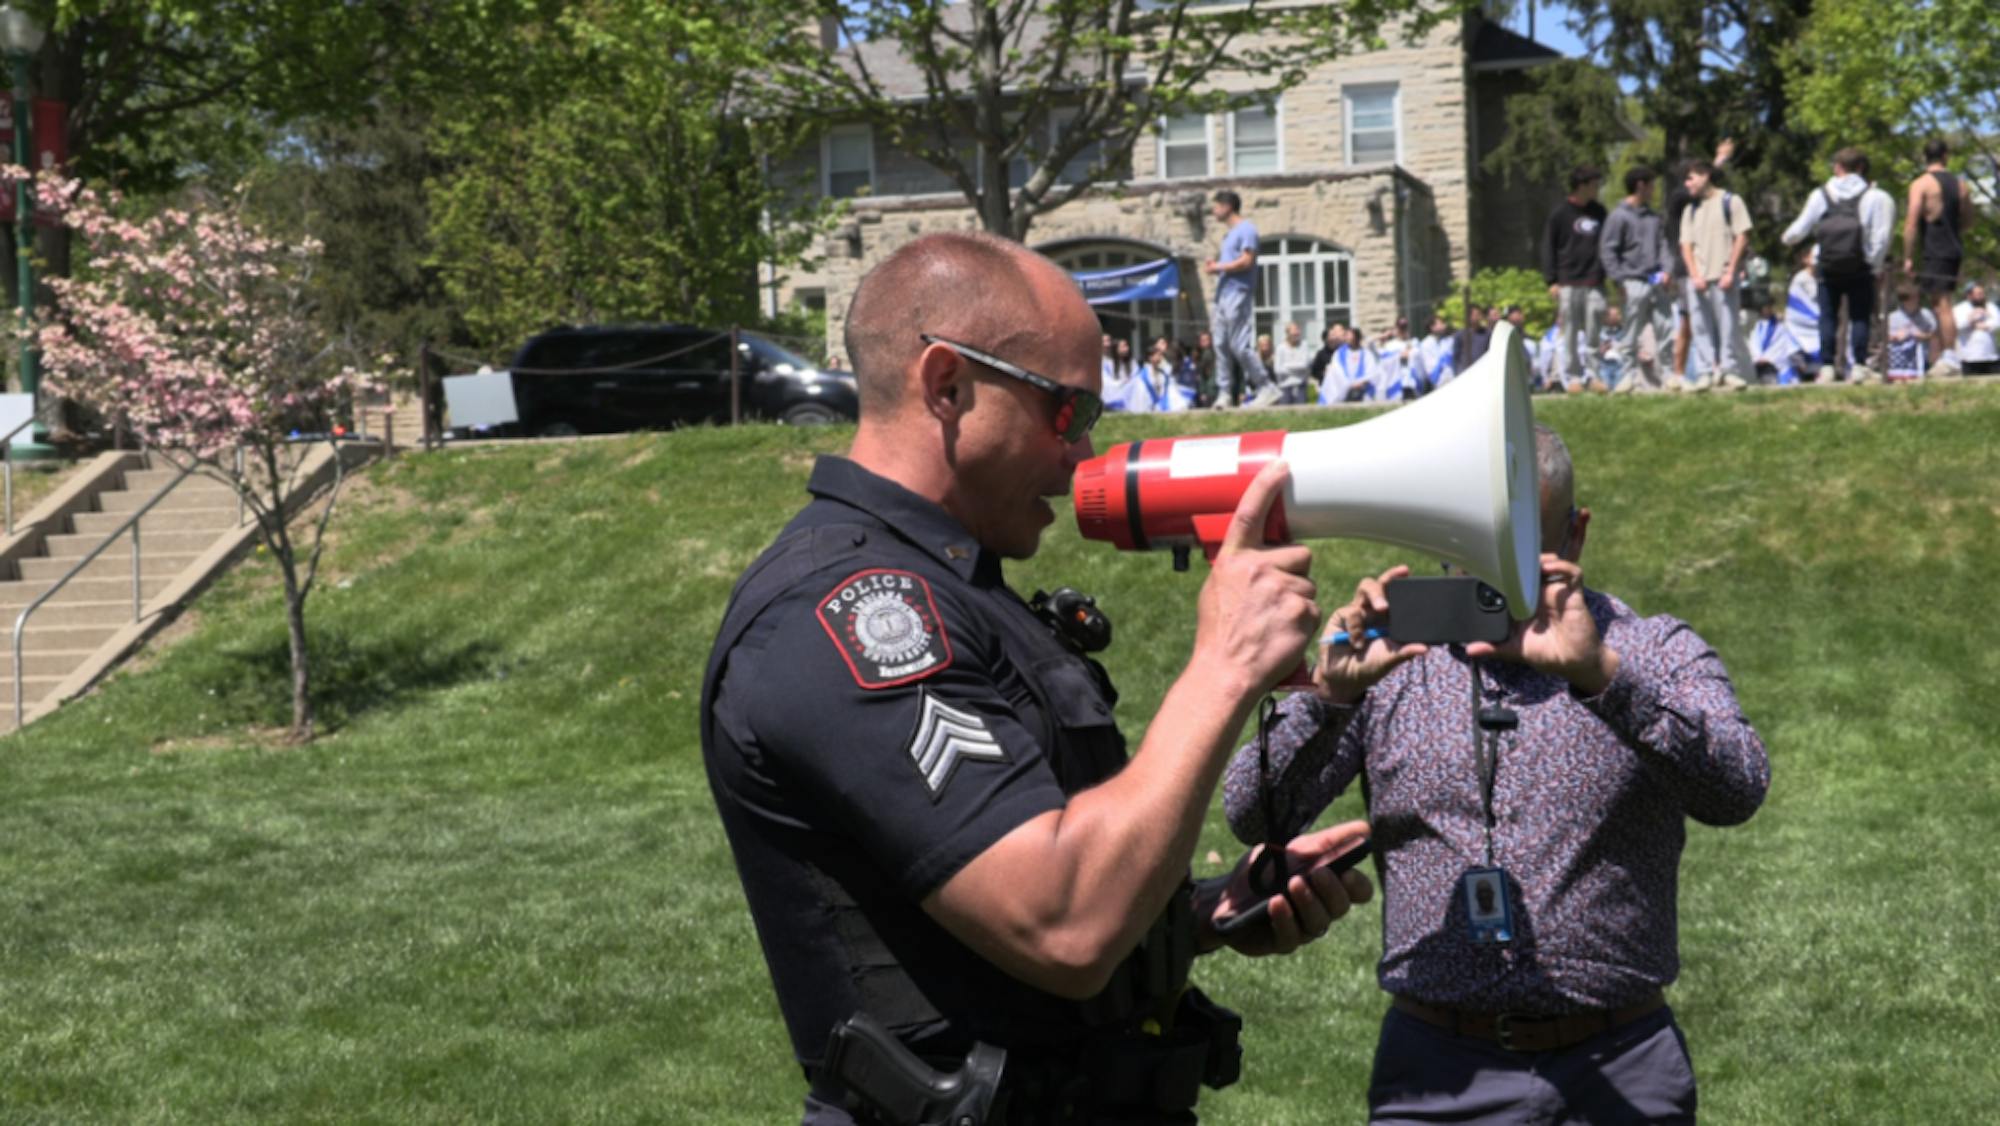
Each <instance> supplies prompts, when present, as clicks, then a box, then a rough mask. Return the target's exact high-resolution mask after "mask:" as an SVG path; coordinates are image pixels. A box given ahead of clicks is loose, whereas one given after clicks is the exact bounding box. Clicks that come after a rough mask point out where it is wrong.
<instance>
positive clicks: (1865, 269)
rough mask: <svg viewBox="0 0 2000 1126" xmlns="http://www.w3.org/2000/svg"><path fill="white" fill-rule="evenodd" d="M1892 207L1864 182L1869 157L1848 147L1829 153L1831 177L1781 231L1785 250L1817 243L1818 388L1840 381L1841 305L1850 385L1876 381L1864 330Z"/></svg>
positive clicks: (1871, 308)
mask: <svg viewBox="0 0 2000 1126" xmlns="http://www.w3.org/2000/svg"><path fill="white" fill-rule="evenodd" d="M1895 213H1896V203H1895V201H1894V200H1892V199H1890V198H1889V193H1888V192H1885V191H1883V190H1882V189H1881V188H1878V187H1876V186H1874V185H1873V184H1870V183H1869V182H1868V156H1867V154H1865V153H1863V152H1862V151H1861V150H1860V149H1857V148H1855V147H1853V146H1852V145H1850V146H1848V147H1847V148H1844V149H1841V150H1840V151H1839V152H1837V153H1834V154H1833V176H1832V177H1831V178H1830V179H1828V180H1827V182H1826V183H1825V184H1824V185H1823V186H1822V187H1821V188H1820V189H1819V190H1818V191H1816V192H1814V193H1813V194H1812V195H1810V196H1808V197H1807V198H1806V205H1805V207H1804V209H1802V210H1801V211H1800V212H1799V217H1798V218H1797V219H1795V220H1793V221H1792V225H1791V226H1789V227H1787V228H1785V235H1784V239H1785V245H1786V246H1796V245H1798V244H1799V243H1800V242H1803V241H1804V240H1805V239H1806V238H1808V237H1811V238H1814V239H1816V240H1818V244H1819V245H1818V251H1817V266H1816V267H1815V269H1816V272H1817V273H1818V276H1819V302H1818V304H1819V355H1820V369H1819V378H1818V379H1817V380H1815V382H1818V383H1827V382H1831V381H1832V380H1834V379H1837V378H1839V376H1838V373H1837V372H1836V368H1837V367H1838V364H1837V363H1836V359H1835V358H1836V357H1837V356H1838V355H1839V353H1837V352H1835V351H1834V344H1835V335H1836V333H1837V331H1838V329H1839V327H1840V303H1841V302H1842V301H1846V302H1847V324H1848V330H1847V341H1848V344H1849V346H1850V349H1851V350H1850V351H1849V353H1848V356H1849V360H1850V363H1851V364H1852V365H1853V366H1852V370H1853V372H1854V381H1855V382H1857V383H1869V382H1873V381H1874V380H1875V379H1877V378H1878V376H1877V375H1876V373H1875V371H1874V370H1873V369H1871V368H1869V367H1868V366H1867V365H1868V328H1869V324H1870V323H1871V322H1872V321H1873V320H1874V317H1875V285H1876V281H1877V279H1879V278H1880V277H1881V276H1882V264H1883V262H1884V261H1885V260H1886V259H1887V258H1888V256H1889V229H1890V226H1891V225H1892V224H1893V223H1894V222H1895Z"/></svg>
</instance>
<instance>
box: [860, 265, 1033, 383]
mask: <svg viewBox="0 0 2000 1126" xmlns="http://www.w3.org/2000/svg"><path fill="white" fill-rule="evenodd" d="M1033 262H1034V258H1033V256H1032V253H1031V252H1030V251H1028V250H1027V249H1026V248H1024V247H1022V246H1021V244H1019V243H1017V242H1010V241H1008V240H1006V239H1003V238H1001V237H999V236H998V235H992V234H987V233H986V232H984V231H944V232H939V233H936V234H929V235H925V236H923V237H922V238H918V239H914V240H912V241H910V242H908V243H905V244H904V245H903V246H901V247H898V248H897V249H896V251H895V252H894V253H892V254H890V255H889V257H887V258H885V259H883V260H882V261H881V262H880V263H878V264H877V265H876V266H875V268H874V269H872V270H869V271H868V274H867V276H865V277H863V278H862V279H861V284H860V285H859V286H857V287H856V288H855V290H854V299H853V300H852V301H851V302H849V303H848V306H847V325H846V329H845V332H844V335H845V339H846V341H847V356H848V359H849V360H850V361H851V362H852V363H853V365H854V378H855V383H856V385H857V387H858V388H859V390H860V395H861V413H862V414H863V415H868V414H872V413H876V412H879V411H881V410H883V409H886V408H888V407H891V406H893V405H895V403H896V402H897V401H898V400H900V399H901V397H902V393H903V381H904V379H905V376H906V373H907V371H908V369H909V366H910V362H911V360H913V359H914V358H915V357H916V355H917V353H918V352H920V351H922V350H923V348H924V344H923V341H921V340H919V339H918V335H919V334H921V333H931V334H932V335H935V336H940V337H943V338H945V339H947V340H956V341H958V342H959V343H961V344H970V345H972V346H974V347H977V348H983V349H986V350H988V351H992V352H995V353H997V354H1002V355H1004V354H1005V353H1006V352H1007V350H1008V344H1009V343H1010V342H1011V338H1013V337H1016V336H1019V335H1023V334H1032V333H1033V332H1034V331H1035V330H1036V328H1037V326H1038V324H1039V320H1038V318H1037V317H1036V314H1035V297H1034V291H1033V289H1032V288H1031V282H1030V278H1029V270H1030V269H1031V268H1032V263H1033ZM1051 268H1053V267H1051Z"/></svg>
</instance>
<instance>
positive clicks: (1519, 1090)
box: [1224, 426, 1770, 1124]
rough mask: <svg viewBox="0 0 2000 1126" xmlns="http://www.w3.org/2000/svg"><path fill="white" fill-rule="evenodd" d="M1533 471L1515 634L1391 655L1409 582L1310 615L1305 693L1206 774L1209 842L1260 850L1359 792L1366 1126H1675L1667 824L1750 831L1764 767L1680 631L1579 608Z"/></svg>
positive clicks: (1603, 603)
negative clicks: (1234, 839)
mask: <svg viewBox="0 0 2000 1126" xmlns="http://www.w3.org/2000/svg"><path fill="white" fill-rule="evenodd" d="M1536 453H1537V460H1538V462H1539V468H1540V475H1541V514H1542V526H1541V541H1542V549H1543V551H1544V554H1543V556H1542V581H1543V586H1542V591H1541V602H1540V605H1539V606H1538V607H1537V608H1536V613H1535V616H1534V617H1533V618H1532V619H1530V620H1529V621H1527V622H1523V623H1520V624H1518V625H1516V626H1514V627H1513V628H1512V629H1511V630H1510V631H1509V632H1508V634H1507V636H1506V637H1505V638H1504V639H1503V640H1501V641H1499V642H1497V643H1495V642H1490V641H1488V642H1472V643H1470V644H1466V645H1463V646H1460V645H1455V644H1453V645H1446V644H1437V645H1424V644H1420V643H1415V642H1409V641H1401V640H1398V639H1397V638H1396V637H1395V636H1394V635H1393V633H1394V631H1393V630H1392V629H1391V628H1390V608H1391V594H1390V588H1389V584H1390V583H1392V582H1394V581H1395V580H1398V579H1402V578H1404V577H1405V576H1406V575H1407V574H1408V573H1409V569H1408V568H1407V567H1397V568H1394V569H1392V570H1390V571H1387V572H1385V573H1384V574H1382V575H1381V576H1379V577H1376V578H1368V579H1363V580H1362V581H1361V582H1360V584H1359V585H1358V586H1357V588H1356V591H1355V596H1354V598H1353V600H1352V601H1350V602H1349V603H1348V604H1347V605H1345V606H1343V607H1341V608H1340V609H1339V610H1337V611H1335V612H1334V613H1333V614H1331V615H1329V619H1328V625H1327V629H1328V634H1327V637H1328V641H1327V643H1326V644H1325V646H1324V648H1323V650H1322V657H1321V660H1320V663H1319V666H1318V668H1317V670H1316V671H1315V675H1314V678H1315V686H1316V688H1315V691H1314V692H1312V693H1305V694H1300V695H1295V696H1292V697H1290V698H1289V699H1287V700H1286V701H1285V702H1284V703H1283V704H1282V705H1280V708H1279V717H1278V720H1277V722H1276V724H1275V725H1274V727H1273V729H1272V731H1271V733H1270V738H1269V746H1268V748H1267V752H1268V753H1267V756H1265V758H1266V761H1267V762H1268V774H1265V773H1264V771H1262V770H1260V765H1259V758H1260V756H1259V755H1258V754H1257V752H1256V748H1255V747H1254V746H1251V747H1245V748H1243V749H1241V750H1239V751H1238V752H1237V754H1236V756H1235V758H1234V759H1233V760H1232V761H1231V763H1230V765H1229V768H1228V771H1227V774H1226V776H1225V783H1224V802H1225V806H1226V809H1227V812H1228V815H1229V823H1230V827H1231V828H1232V829H1233V830H1234V831H1235V832H1236V834H1237V835H1238V836H1239V837H1242V838H1243V839H1245V840H1259V841H1261V840H1264V839H1266V833H1267V826H1266V824H1265V817H1266V813H1265V810H1266V809H1268V810H1269V811H1270V813H1269V816H1270V817H1271V818H1272V819H1273V820H1274V821H1275V822H1276V824H1275V826H1272V827H1274V828H1276V829H1277V830H1278V834H1279V835H1280V836H1282V835H1284V834H1285V833H1289V832H1296V831H1298V830H1300V829H1303V828H1305V827H1306V826H1308V825H1310V824H1311V823H1312V822H1313V821H1314V820H1315V819H1316V818H1318V816H1319V815H1320V813H1321V812H1322V811H1323V810H1324V809H1325V808H1326V807H1327V805H1328V804H1329V803H1330V802H1331V801H1332V800H1333V799H1334V798H1335V797H1337V796H1338V795H1339V794H1340V793H1342V792H1343V791H1344V790H1345V789H1346V788H1347V787H1348V785H1349V784H1350V783H1352V782H1353V781H1354V780H1355V779H1356V778H1359V779H1361V782H1362V792H1363V794H1364V795H1365V797H1366V799H1367V801H1368V805H1369V816H1370V820H1371V821H1372V822H1373V824H1374V834H1373V843H1374V847H1375V849H1376V852H1377V854H1378V856H1379V860H1378V864H1379V865H1380V867H1381V876H1382V880H1381V883H1382V889H1383V954H1382V962H1381V965H1380V969H1379V973H1378V978H1379V980H1380V982H1381V985H1382V988H1383V989H1384V990H1386V991H1387V992H1388V993H1390V994H1391V995H1392V997H1393V998H1394V1000H1393V1003H1392V1006H1391V1008H1390V1010H1389V1013H1388V1015H1387V1016H1386V1017H1385V1018H1384V1021H1383V1026H1382V1033H1381V1038H1380V1040H1379V1042H1378V1044H1377V1047H1376V1053H1375V1068H1374V1073H1373V1075H1372V1077H1371V1079H1370V1082H1369V1090H1368V1102H1369V1110H1370V1121H1371V1122H1373V1123H1376V1124H1391V1123H1419V1122H1494V1123H1501V1122H1518V1121H1523V1120H1525V1119H1529V1118H1533V1119H1534V1120H1536V1121H1541V1120H1543V1119H1546V1120H1548V1121H1578V1122H1593V1123H1609V1122H1638V1121H1645V1122H1670V1121H1680V1122H1686V1121H1692V1120H1693V1118H1694V1114H1695V1081H1694V1073H1693V1070H1692V1067H1691V1065H1690V1063H1689V1059H1688V1054H1687V1048H1686V1042H1685V1040H1684V1038H1683V1037H1682V1036H1681V1033H1680V1030H1679V1028H1678V1027H1677V1026H1676V1025H1675V1023H1674V1018H1673V1013H1672V1010H1671V1009H1669V1008H1668V1007H1667V1004H1666V999H1665V997H1664V995H1663V994H1662V992H1661V991H1662V989H1663V988H1664V987H1665V986H1667V985H1668V984H1670V983H1671V982H1672V981H1673V980H1674V978H1675V977H1676V975H1677V974H1678V972H1679V955H1678V951H1677V947H1676V940H1675V918H1676V914H1675V913H1676V892H1677V878H1678V868H1679V862H1680V852H1681V847H1682V845H1683V843H1684V841H1685V837H1686V825H1685V819H1686V818H1688V817H1693V818H1694V819H1695V820H1697V821H1700V822H1702V823H1704V824H1709V825H1733V824H1737V823H1740V822H1742V821H1744V820H1746V819H1748V818H1749V817H1750V815H1751V814H1752V813H1754V812H1755V811H1756V809H1757V807H1758V806H1759V805H1760V804H1761V803H1762V801H1763V798H1764V794H1765V791H1766V790H1767V788H1768V787H1769V784H1770V764H1769V760H1768V759H1767V757H1766V755H1765V752H1764V747H1763V743H1762V742H1761V741H1760V740H1759V739H1758V737H1757V733H1756V731H1755V730H1753V729H1752V728H1751V726H1750V723H1749V721H1748V720H1747V719H1745V718H1744V716H1743V713H1742V711H1741V709H1740V708H1739V707H1738V706H1737V703H1736V697H1735V692H1734V690H1733V688H1732V687H1731V685H1730V682H1729V677H1728V673H1727V672H1726V671H1725V670H1724V668H1723V666H1722V661H1721V659H1720V658H1718V657H1717V656H1716V654H1715V652H1714V651H1713V650H1711V649H1710V648H1709V647H1708V645H1707V643H1705V642H1704V641H1702V639H1701V638H1700V637H1699V636H1697V635H1696V634H1695V632H1694V630H1693V629H1692V628H1690V627H1689V626H1688V625H1687V624H1686V623H1685V622H1681V621H1679V620H1677V619H1674V618H1672V617H1668V616H1664V615H1662V616H1659V617H1653V618H1641V617H1639V616H1638V615H1637V614H1635V613H1633V611H1632V610H1631V608H1630V607H1628V606H1626V605H1625V604H1624V603H1622V602H1620V601H1618V600H1617V599H1615V598H1613V597H1611V596H1609V595H1606V594H1603V593H1600V592H1598V591H1594V590H1590V589H1588V588H1587V587H1585V586H1584V583H1583V571H1582V568H1581V567H1580V566H1578V560H1579V559H1580V558H1581V557H1582V554H1583V545H1584V538H1585V533H1586V531H1587V530H1588V527H1589V524H1590V511H1589V510H1588V509H1580V508H1577V507H1575V505H1574V503H1573V498H1574V492H1575V488H1574V473H1573V470H1572V467H1571V463H1570V459H1569V452H1568V450H1567V449H1566V448H1565V447H1564V445H1563V442H1562V439H1561V438H1559V437H1557V436H1556V434H1555V433H1554V432H1553V431H1551V430H1549V429H1548V428H1546V427H1542V426H1537V427H1536ZM1474 616H1476V615H1468V618H1471V617H1474ZM1265 787H1268V793H1265V792H1261V791H1262V790H1263V788H1265Z"/></svg>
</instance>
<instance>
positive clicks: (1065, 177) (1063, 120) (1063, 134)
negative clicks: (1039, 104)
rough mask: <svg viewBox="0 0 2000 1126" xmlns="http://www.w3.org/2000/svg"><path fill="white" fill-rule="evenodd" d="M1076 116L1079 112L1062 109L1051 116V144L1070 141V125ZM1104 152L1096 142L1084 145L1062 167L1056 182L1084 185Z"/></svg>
mask: <svg viewBox="0 0 2000 1126" xmlns="http://www.w3.org/2000/svg"><path fill="white" fill-rule="evenodd" d="M1076 114H1077V111H1076V110H1073V109H1060V110H1057V111H1055V112H1054V113H1053V114H1051V115H1050V117H1049V141H1050V143H1051V144H1054V145H1060V144H1062V143H1063V142H1064V141H1066V140H1068V139H1069V131H1070V123H1071V122H1073V121H1075V120H1076ZM1103 151H1104V150H1103V146H1102V145H1100V144H1099V143H1098V142H1097V141H1094V140H1093V141H1091V142H1090V143H1089V144H1086V145H1084V146H1083V148H1081V149H1079V150H1078V151H1077V154H1076V155H1075V156H1073V157H1070V158H1069V161H1068V162H1067V163H1065V164H1064V165H1063V166H1062V171H1061V172H1060V173H1058V174H1057V176H1056V182H1057V183H1059V184H1080V183H1083V182H1084V180H1085V179H1087V178H1089V176H1090V170H1091V169H1092V168H1094V167H1096V165H1097V162H1098V160H1099V158H1100V157H1101V155H1102V153H1103Z"/></svg>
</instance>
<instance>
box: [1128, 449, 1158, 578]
mask: <svg viewBox="0 0 2000 1126" xmlns="http://www.w3.org/2000/svg"><path fill="white" fill-rule="evenodd" d="M1145 455H1146V443H1145V441H1144V440H1141V441H1137V442H1134V443H1132V449H1131V451H1130V452H1129V453H1127V454H1126V455H1125V525H1126V527H1127V528H1129V529H1131V532H1132V550H1133V551H1147V550H1150V549H1151V548H1152V546H1153V545H1152V544H1151V542H1149V541H1148V540H1147V539H1146V518H1145V514H1144V512H1143V511H1142V510H1141V509H1140V506H1139V466H1140V465H1142V464H1144V462H1145Z"/></svg>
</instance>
